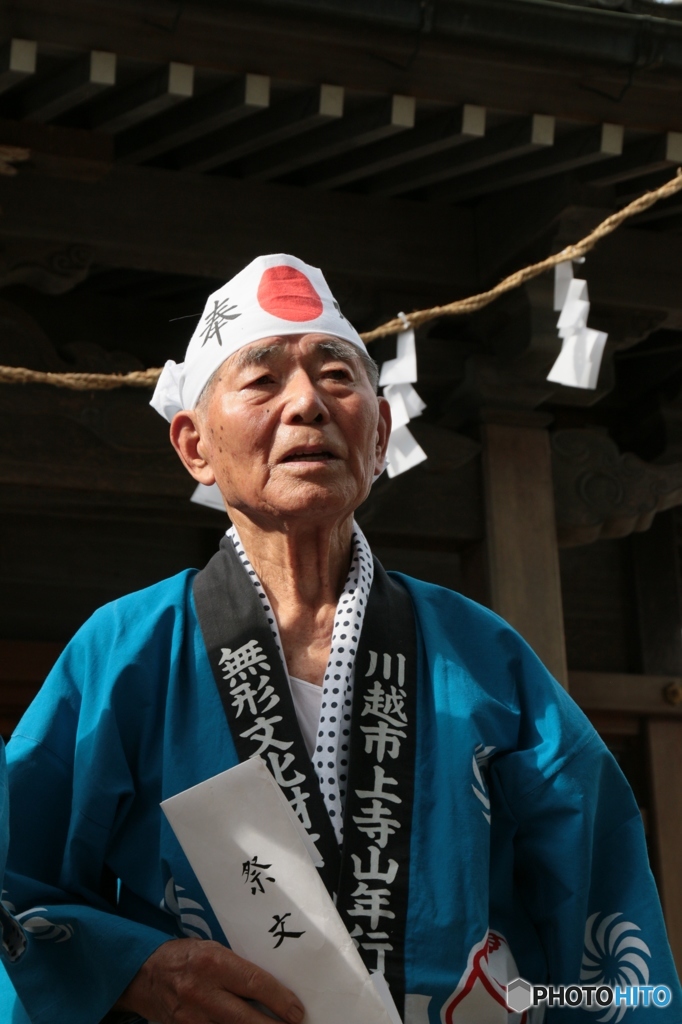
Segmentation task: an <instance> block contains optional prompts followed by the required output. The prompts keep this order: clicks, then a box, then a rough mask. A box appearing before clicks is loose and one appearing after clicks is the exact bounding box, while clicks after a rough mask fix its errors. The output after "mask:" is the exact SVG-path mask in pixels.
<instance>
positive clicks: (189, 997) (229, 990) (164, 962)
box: [116, 939, 305, 1024]
mask: <svg viewBox="0 0 682 1024" xmlns="http://www.w3.org/2000/svg"><path fill="white" fill-rule="evenodd" d="M250 999H253V1000H256V1001H257V1002H259V1003H262V1004H263V1006H266V1007H267V1008H268V1009H269V1010H271V1011H272V1012H273V1013H275V1014H277V1016H278V1017H279V1018H280V1019H281V1020H284V1021H288V1022H289V1024H300V1022H301V1021H302V1020H303V1015H304V1013H305V1010H304V1009H303V1007H302V1006H301V1003H300V1002H299V1000H298V999H297V998H296V996H295V995H294V994H293V992H290V991H289V989H288V988H285V987H284V985H280V983H279V982H278V981H276V980H275V979H274V978H273V977H272V975H271V974H268V973H267V971H262V970H261V969H260V967H256V965H255V964H252V963H250V962H249V961H248V960H243V959H242V958H241V957H240V956H237V955H236V953H233V952H232V951H231V950H229V949H227V948H226V947H225V946H221V945H220V943H219V942H206V941H204V940H203V939H202V940H200V939H171V941H170V942H165V943H164V944H163V945H162V946H159V948H158V949H157V950H156V951H155V952H154V953H152V955H151V956H150V957H149V959H148V960H147V961H146V963H144V964H143V965H142V967H141V968H140V970H139V971H138V973H137V974H136V975H135V977H134V978H133V980H132V981H131V983H130V985H128V988H127V989H126V990H125V992H124V993H123V995H122V996H121V998H120V999H119V1001H118V1002H117V1004H116V1009H119V1010H133V1011H134V1012H135V1013H138V1014H139V1015H140V1016H141V1017H146V1018H147V1020H149V1021H156V1022H158V1024H272V1021H271V1018H268V1017H266V1016H265V1014H263V1013H261V1012H260V1011H259V1010H257V1009H256V1007H255V1006H252V1005H250V1004H249V1003H248V1002H247V1001H246V1000H250Z"/></svg>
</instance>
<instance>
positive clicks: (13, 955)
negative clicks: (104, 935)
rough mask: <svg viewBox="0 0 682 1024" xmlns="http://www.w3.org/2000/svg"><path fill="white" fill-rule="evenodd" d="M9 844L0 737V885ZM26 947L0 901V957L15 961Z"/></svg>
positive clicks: (2, 750) (20, 934) (3, 748)
mask: <svg viewBox="0 0 682 1024" xmlns="http://www.w3.org/2000/svg"><path fill="white" fill-rule="evenodd" d="M8 846H9V789H8V785H7V762H6V759H5V744H4V741H3V740H2V737H0V886H4V878H5V865H6V863H7V848H8ZM25 949H26V935H25V933H24V930H23V928H22V927H21V925H20V924H19V922H18V921H15V919H14V918H13V917H12V915H11V913H10V911H9V908H8V907H6V906H5V905H4V903H2V902H1V901H0V957H1V958H2V959H3V960H4V961H5V962H6V963H15V962H16V961H17V960H19V958H20V957H21V956H23V954H24V951H25Z"/></svg>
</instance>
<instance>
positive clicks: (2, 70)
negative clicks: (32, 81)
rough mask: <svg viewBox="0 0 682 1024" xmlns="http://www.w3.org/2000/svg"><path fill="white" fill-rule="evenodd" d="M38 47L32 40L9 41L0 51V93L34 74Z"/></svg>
mask: <svg viewBox="0 0 682 1024" xmlns="http://www.w3.org/2000/svg"><path fill="white" fill-rule="evenodd" d="M37 50H38V47H37V44H36V43H35V42H34V41H33V40H32V39H10V40H9V42H7V43H5V45H4V46H3V47H2V50H0V93H3V92H6V91H7V90H8V89H11V88H12V86H14V85H17V84H18V83H19V82H23V81H24V79H25V78H28V77H29V76H30V75H34V74H35V70H36V53H37Z"/></svg>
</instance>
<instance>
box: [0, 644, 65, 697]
mask: <svg viewBox="0 0 682 1024" xmlns="http://www.w3.org/2000/svg"><path fill="white" fill-rule="evenodd" d="M63 649H64V644H59V643H52V642H50V641H42V640H0V684H1V685H2V686H3V688H4V687H5V686H6V684H7V683H18V684H20V683H33V684H36V685H38V686H39V685H40V684H41V683H42V681H43V680H44V678H45V676H46V675H47V674H48V672H49V671H50V669H51V668H52V666H53V665H54V663H55V661H56V660H57V658H58V657H59V655H60V654H61V653H62V650H63Z"/></svg>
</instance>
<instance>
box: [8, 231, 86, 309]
mask: <svg viewBox="0 0 682 1024" xmlns="http://www.w3.org/2000/svg"><path fill="white" fill-rule="evenodd" d="M92 258H93V251H92V249H90V248H88V247H87V246H85V245H62V246H60V245H55V244H54V243H51V242H41V241H35V240H33V239H23V238H22V239H9V238H8V239H4V240H3V242H2V247H1V248H0V288H4V287H6V286H7V285H10V284H27V285H30V286H31V287H32V288H36V289H37V290H38V291H41V292H45V293H46V294H47V295H62V294H63V293H64V292H68V291H70V290H71V288H74V287H75V286H76V285H77V284H80V283H81V281H84V280H85V278H86V277H87V276H88V273H89V271H90V265H91V263H92Z"/></svg>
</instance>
